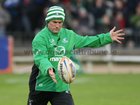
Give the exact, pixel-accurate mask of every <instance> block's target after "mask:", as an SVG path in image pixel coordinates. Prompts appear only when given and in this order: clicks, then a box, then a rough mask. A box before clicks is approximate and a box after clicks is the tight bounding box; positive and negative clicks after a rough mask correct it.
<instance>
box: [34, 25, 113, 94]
mask: <svg viewBox="0 0 140 105" xmlns="http://www.w3.org/2000/svg"><path fill="white" fill-rule="evenodd" d="M111 42H112V39H111V37H110V34H109V33H106V34H100V35H96V36H80V35H78V34H76V33H75V32H73V31H72V30H68V29H65V28H62V29H61V30H60V31H59V33H58V34H54V33H52V32H51V31H50V30H49V29H48V28H47V27H45V28H44V29H42V30H41V31H40V32H39V33H38V34H37V35H36V36H35V38H34V39H33V41H32V50H33V58H34V63H35V64H36V65H37V67H38V68H39V70H40V71H39V74H38V76H37V78H36V79H37V81H36V90H38V91H53V92H62V91H66V90H69V85H68V84H66V83H64V82H63V81H62V80H61V79H60V78H59V75H58V70H57V64H58V61H59V59H60V58H61V57H62V56H67V57H71V56H72V52H73V50H74V49H77V48H83V47H100V46H103V45H106V44H108V43H111ZM49 68H54V70H55V74H56V80H57V83H54V82H53V81H52V79H51V78H50V76H49V74H48V69H49Z"/></svg>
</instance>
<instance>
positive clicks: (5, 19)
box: [0, 4, 10, 36]
mask: <svg viewBox="0 0 140 105" xmlns="http://www.w3.org/2000/svg"><path fill="white" fill-rule="evenodd" d="M9 23H10V15H9V13H8V12H7V11H6V10H5V9H4V8H3V7H2V5H1V4H0V36H4V35H6V28H7V25H8V24H9Z"/></svg>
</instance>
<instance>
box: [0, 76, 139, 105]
mask: <svg viewBox="0 0 140 105" xmlns="http://www.w3.org/2000/svg"><path fill="white" fill-rule="evenodd" d="M28 77H29V74H22V75H15V74H8V75H0V105H26V100H27V95H28ZM71 92H72V94H73V98H74V101H75V105H140V74H116V75H115V74H104V75H103V74H102V75H101V74H100V75H96V74H94V75H78V76H77V77H76V81H74V83H72V84H71Z"/></svg>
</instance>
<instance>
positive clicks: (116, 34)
mask: <svg viewBox="0 0 140 105" xmlns="http://www.w3.org/2000/svg"><path fill="white" fill-rule="evenodd" d="M115 29H116V27H113V29H111V30H110V36H111V39H112V40H113V41H116V42H118V43H120V44H121V43H122V42H121V41H122V40H123V39H124V35H125V33H124V30H122V29H120V30H116V31H115Z"/></svg>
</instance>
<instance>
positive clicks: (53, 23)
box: [48, 20, 63, 34]
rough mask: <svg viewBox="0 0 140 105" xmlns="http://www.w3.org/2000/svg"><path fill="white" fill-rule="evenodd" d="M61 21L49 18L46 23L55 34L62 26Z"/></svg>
mask: <svg viewBox="0 0 140 105" xmlns="http://www.w3.org/2000/svg"><path fill="white" fill-rule="evenodd" d="M62 25H63V21H62V20H51V21H50V22H49V23H48V28H49V29H50V30H51V31H52V32H53V33H55V34H57V33H58V32H59V31H60V29H61V28H62Z"/></svg>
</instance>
